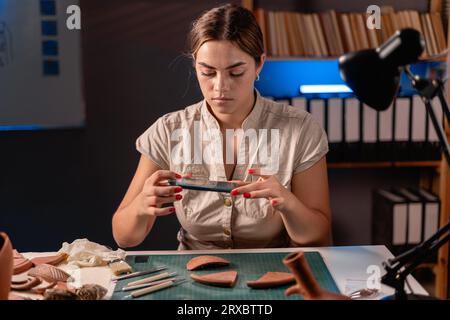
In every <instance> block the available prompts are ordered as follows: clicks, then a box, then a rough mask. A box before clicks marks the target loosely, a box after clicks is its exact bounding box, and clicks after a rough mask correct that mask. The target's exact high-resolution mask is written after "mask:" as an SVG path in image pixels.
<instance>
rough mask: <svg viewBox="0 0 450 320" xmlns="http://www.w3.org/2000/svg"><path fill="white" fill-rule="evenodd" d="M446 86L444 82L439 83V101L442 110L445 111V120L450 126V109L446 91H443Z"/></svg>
mask: <svg viewBox="0 0 450 320" xmlns="http://www.w3.org/2000/svg"><path fill="white" fill-rule="evenodd" d="M443 86H444V84H443V83H442V82H440V83H439V87H440V90H439V91H438V96H439V101H440V102H441V106H442V109H443V110H444V114H445V118H446V119H447V123H448V124H449V125H450V109H449V107H448V103H447V100H445V97H444V90H443V89H442V88H443Z"/></svg>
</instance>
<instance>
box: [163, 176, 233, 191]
mask: <svg viewBox="0 0 450 320" xmlns="http://www.w3.org/2000/svg"><path fill="white" fill-rule="evenodd" d="M169 184H170V185H171V186H180V187H182V188H184V189H191V190H202V191H215V192H227V193H230V192H231V190H233V189H235V188H237V187H238V185H237V184H236V183H233V182H227V181H211V180H206V179H190V178H183V179H169Z"/></svg>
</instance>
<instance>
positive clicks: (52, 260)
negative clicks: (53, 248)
mask: <svg viewBox="0 0 450 320" xmlns="http://www.w3.org/2000/svg"><path fill="white" fill-rule="evenodd" d="M66 258H67V254H65V253H58V254H56V255H53V256H45V257H36V258H33V259H31V262H32V263H33V264H34V265H35V266H38V265H41V264H51V265H52V266H56V265H58V264H60V263H61V262H63V261H64V260H66Z"/></svg>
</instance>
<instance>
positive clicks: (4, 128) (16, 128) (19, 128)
mask: <svg viewBox="0 0 450 320" xmlns="http://www.w3.org/2000/svg"><path fill="white" fill-rule="evenodd" d="M43 129H45V128H44V127H43V126H39V125H28V124H26V125H12V126H0V131H34V130H43Z"/></svg>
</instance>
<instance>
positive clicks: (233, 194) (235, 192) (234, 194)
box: [230, 190, 239, 196]
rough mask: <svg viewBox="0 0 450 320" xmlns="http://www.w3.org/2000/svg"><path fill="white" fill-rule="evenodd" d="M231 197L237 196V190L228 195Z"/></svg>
mask: <svg viewBox="0 0 450 320" xmlns="http://www.w3.org/2000/svg"><path fill="white" fill-rule="evenodd" d="M230 194H231V195H232V196H237V195H238V194H239V190H233V191H231V193H230Z"/></svg>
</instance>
